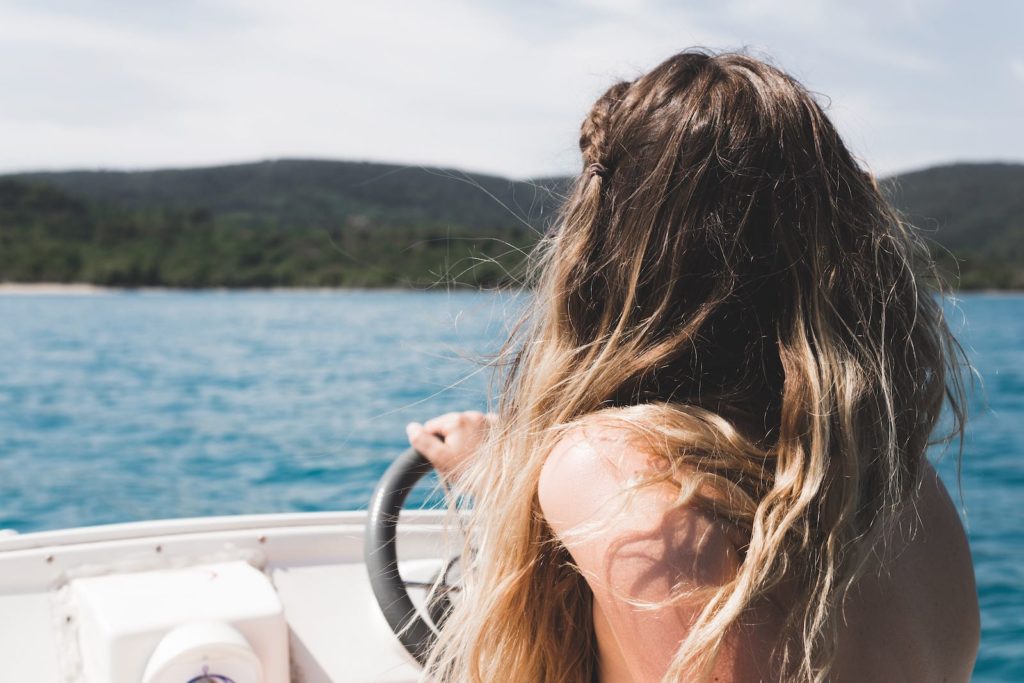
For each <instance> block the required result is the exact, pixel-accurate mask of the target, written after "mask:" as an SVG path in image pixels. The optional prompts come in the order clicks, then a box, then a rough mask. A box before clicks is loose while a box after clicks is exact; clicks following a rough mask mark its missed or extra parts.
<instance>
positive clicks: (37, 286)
mask: <svg viewBox="0 0 1024 683" xmlns="http://www.w3.org/2000/svg"><path fill="white" fill-rule="evenodd" d="M114 291H117V290H116V289H113V288H110V287H100V286H97V285H89V284H85V283H80V282H79V283H68V282H0V294H25V295H31V294H83V295H84V294H101V293H103V292H114Z"/></svg>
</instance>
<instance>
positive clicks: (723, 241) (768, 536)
mask: <svg viewBox="0 0 1024 683" xmlns="http://www.w3.org/2000/svg"><path fill="white" fill-rule="evenodd" d="M579 143H580V150H581V152H582V158H583V172H582V173H581V174H580V175H579V177H578V178H577V179H576V180H575V183H574V185H573V186H572V188H571V190H570V193H569V195H568V197H567V199H566V201H565V203H564V206H563V207H562V210H561V213H560V215H559V217H558V220H557V222H556V223H555V224H554V226H553V229H552V230H551V231H550V232H549V233H548V234H547V235H546V236H545V237H544V238H543V239H542V240H541V242H540V244H539V245H538V247H537V249H536V251H535V252H534V254H533V268H532V271H531V272H532V276H531V279H530V284H531V289H530V294H529V296H530V297H531V301H530V303H529V305H528V306H527V307H526V310H525V313H524V316H523V318H522V320H521V321H520V322H519V323H518V324H517V326H516V327H515V329H514V332H513V334H512V337H511V339H510V340H509V342H508V344H507V346H506V349H505V358H506V359H507V362H506V363H505V364H504V365H503V373H502V375H501V376H502V380H503V388H502V391H501V393H500V397H499V402H498V405H497V410H498V413H499V421H498V426H497V427H496V428H495V430H494V433H493V435H492V441H491V443H490V447H489V448H488V449H487V450H486V452H484V453H482V454H481V455H480V457H479V458H478V459H477V460H476V461H475V462H474V463H473V465H472V467H471V470H470V471H469V472H468V473H467V474H466V476H465V477H463V479H462V480H461V485H462V486H464V487H465V490H466V491H470V492H471V493H472V499H473V505H472V507H471V510H470V512H469V514H468V517H469V529H468V535H467V538H468V539H469V541H468V542H470V543H471V546H472V547H471V548H470V549H468V550H467V554H466V556H465V557H466V558H467V560H466V561H467V565H468V566H467V567H466V570H465V585H464V587H463V594H462V598H461V600H460V601H459V604H458V606H457V607H456V609H455V611H454V612H453V614H452V615H451V616H450V618H449V619H448V622H447V624H446V626H445V628H444V629H443V631H442V633H441V636H440V639H439V641H438V643H437V645H436V647H435V648H434V651H433V652H432V656H431V659H430V662H429V664H428V669H427V675H428V676H429V677H431V678H433V679H436V680H443V681H473V682H490V681H496V680H509V681H531V682H532V681H545V682H547V681H557V682H564V683H570V682H578V683H589V681H591V680H592V677H593V675H594V672H595V667H596V661H595V652H596V649H595V648H596V645H595V641H594V638H595V637H594V632H593V616H592V596H591V594H590V592H589V590H588V587H587V585H586V582H585V580H584V579H583V578H582V577H581V575H580V574H579V572H578V571H577V570H576V569H575V568H574V567H573V565H572V562H571V558H570V557H569V556H568V554H567V552H566V551H565V549H564V548H563V547H561V546H560V545H559V544H558V542H557V541H556V540H555V539H554V538H553V534H552V532H551V530H550V529H549V528H548V526H547V524H546V523H545V521H544V519H543V516H542V514H541V512H540V509H539V504H538V499H537V482H538V478H539V473H540V470H541V467H542V465H543V463H544V460H545V457H546V456H547V454H548V453H550V452H551V449H552V447H553V446H554V444H555V443H556V442H557V440H558V439H559V438H560V437H561V436H562V435H563V434H564V432H565V431H566V429H569V428H571V427H572V426H573V425H575V424H578V423H579V422H580V421H581V420H583V419H585V418H587V417H588V416H592V415H594V414H600V415H603V416H606V417H607V418H608V419H610V420H613V421H615V422H617V423H620V424H622V425H623V426H624V427H626V428H627V429H629V430H631V431H632V432H635V433H637V434H640V435H642V436H643V437H644V438H645V439H646V440H647V444H648V445H649V447H650V448H652V449H654V450H655V452H656V453H658V454H660V455H661V456H663V457H664V459H665V461H666V462H667V463H668V464H669V468H668V470H667V472H668V473H667V474H666V475H664V476H665V477H668V478H670V479H672V481H674V482H676V483H677V484H678V486H679V490H680V495H679V498H678V505H700V506H705V507H706V508H707V509H708V510H711V511H713V513H714V514H715V516H716V517H717V518H719V519H722V520H724V521H725V522H727V523H729V524H731V525H733V527H734V528H735V529H738V530H740V531H741V532H742V534H743V535H744V538H745V539H747V543H746V546H745V547H743V548H742V549H741V552H742V555H743V560H742V562H741V564H740V566H739V568H738V570H737V572H736V575H735V576H734V577H733V578H732V580H731V581H729V582H728V583H727V584H725V585H723V586H721V587H716V588H715V589H712V590H710V593H709V594H708V595H707V600H706V606H705V607H704V609H703V611H702V612H701V614H700V616H699V618H698V619H697V621H696V623H695V624H694V626H693V627H692V629H691V630H690V632H689V635H688V637H687V638H686V639H685V641H684V642H682V643H681V644H680V647H679V650H678V653H677V655H676V658H675V660H674V661H673V662H672V665H671V667H670V669H669V671H668V673H667V674H666V677H665V680H667V681H668V680H671V681H675V680H680V679H683V678H685V679H686V680H693V679H695V678H699V677H701V676H702V675H706V674H707V672H708V671H709V670H710V667H711V666H712V665H713V663H714V661H715V658H716V656H717V655H718V653H719V651H720V650H721V648H722V643H723V640H724V638H725V637H726V635H727V634H729V633H730V631H731V630H732V629H735V628H738V627H739V625H740V624H741V623H742V617H743V615H744V614H745V613H746V612H747V611H748V610H750V609H751V608H752V606H754V605H755V604H757V603H758V602H759V601H761V600H764V599H766V598H767V597H768V596H770V595H771V593H772V591H773V590H775V589H777V588H778V587H779V586H780V584H782V583H783V582H787V583H789V584H791V585H793V586H795V588H796V589H795V590H793V591H792V595H794V596H795V597H794V602H793V603H792V604H790V605H787V608H788V610H789V611H788V621H787V624H786V627H785V630H784V633H782V634H781V636H780V638H779V642H778V645H777V647H776V659H777V661H776V662H775V667H776V669H777V670H778V671H779V672H780V676H781V677H782V678H783V679H784V680H789V681H822V680H824V679H825V678H826V677H827V674H828V671H829V667H830V664H831V662H832V660H833V658H834V654H835V649H836V639H837V633H838V630H837V629H838V623H839V618H840V617H839V614H840V610H841V605H842V601H843V598H844V595H845V591H846V590H847V589H848V588H849V586H850V585H851V584H852V583H853V582H854V581H855V580H856V579H857V578H858V577H859V576H860V575H862V574H863V572H864V571H865V567H866V565H867V558H868V556H869V553H870V552H871V550H872V548H873V547H874V545H875V543H876V542H878V541H879V540H880V539H881V540H884V539H886V538H887V536H888V534H889V532H891V531H892V530H893V528H894V524H895V520H896V519H897V516H898V515H899V513H900V512H901V510H902V509H903V508H904V506H905V505H907V504H908V502H910V501H912V500H913V498H914V493H915V491H916V488H917V486H918V483H919V481H920V473H921V471H922V466H923V462H924V458H925V451H926V449H927V447H928V445H929V439H930V438H931V435H932V432H933V430H934V428H935V426H936V423H937V421H938V420H939V417H940V413H941V412H942V411H943V409H944V405H947V404H948V405H949V406H951V408H952V410H951V415H952V431H951V432H950V434H949V436H948V437H947V438H952V436H953V435H955V434H956V433H957V432H959V433H961V434H962V428H963V419H964V413H963V408H962V406H963V393H964V390H963V382H962V379H961V376H960V368H961V367H962V366H961V362H960V360H961V358H962V352H961V351H960V350H959V347H958V346H957V344H956V342H955V340H954V339H953V337H952V335H951V334H950V332H949V330H948V327H947V325H946V322H945V320H944V318H943V312H942V306H941V301H940V300H939V299H938V297H937V296H936V290H937V288H938V287H939V280H938V278H937V277H936V276H935V272H934V269H933V266H932V263H931V260H930V258H929V256H928V251H927V249H926V246H925V245H924V244H923V243H922V241H921V239H920V238H919V237H918V236H917V235H916V234H915V232H914V230H913V229H912V228H911V227H910V226H908V225H907V224H906V223H905V222H904V221H903V220H902V219H901V217H900V216H899V215H898V214H897V213H896V212H895V211H894V209H893V208H892V207H890V205H889V204H888V203H887V201H886V200H885V198H884V197H883V195H882V193H881V192H880V190H879V186H878V184H877V183H876V182H875V180H874V178H873V177H872V176H871V175H870V174H869V173H867V172H866V171H865V170H863V169H862V168H861V167H860V166H859V165H858V163H857V161H856V160H855V159H854V158H853V156H852V155H851V154H850V152H849V151H848V150H847V148H846V147H845V145H844V144H843V142H842V140H841V139H840V137H839V135H838V134H837V132H836V130H835V128H834V126H833V125H832V123H831V122H830V121H829V119H828V117H827V116H826V114H825V113H824V111H823V110H822V108H821V107H820V106H819V105H818V103H817V102H816V101H815V99H814V97H813V96H812V95H811V94H810V93H809V92H808V91H807V90H806V89H805V88H804V87H802V86H801V85H800V84H799V83H798V82H797V81H795V80H794V79H793V78H791V77H790V76H788V75H787V74H785V73H783V72H781V71H780V70H778V69H777V68H775V67H773V66H771V65H768V64H766V63H764V62H762V61H759V60H757V59H754V58H752V57H749V56H746V55H743V54H735V53H725V54H710V53H706V52H702V51H687V52H683V53H680V54H677V55H674V56H672V57H670V58H669V59H667V60H666V61H664V62H663V63H662V64H660V65H659V66H657V67H656V68H654V69H653V70H652V71H650V72H649V73H647V74H645V75H643V76H640V77H639V78H637V79H636V80H634V81H632V82H621V83H617V84H615V85H613V86H612V87H611V88H610V89H608V91H607V92H605V93H604V94H603V95H602V96H601V97H600V98H599V99H598V100H597V102H596V103H595V104H594V106H593V108H592V110H591V111H590V113H589V114H588V115H587V117H586V119H585V121H584V122H583V125H582V129H581V134H580V140H579Z"/></svg>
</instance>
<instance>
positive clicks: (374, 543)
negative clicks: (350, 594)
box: [363, 448, 451, 664]
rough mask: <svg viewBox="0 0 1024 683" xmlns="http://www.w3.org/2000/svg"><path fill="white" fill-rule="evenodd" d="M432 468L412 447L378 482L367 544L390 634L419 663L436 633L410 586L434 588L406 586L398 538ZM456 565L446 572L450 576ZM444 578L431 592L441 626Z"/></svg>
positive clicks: (373, 581) (431, 608)
mask: <svg viewBox="0 0 1024 683" xmlns="http://www.w3.org/2000/svg"><path fill="white" fill-rule="evenodd" d="M431 469H432V465H431V464H430V461H428V460H427V459H426V458H425V457H423V455H421V454H420V453H419V452H418V451H417V450H416V449H414V448H410V449H408V450H406V451H405V452H404V453H402V454H401V455H399V456H398V457H397V458H396V459H395V461H394V462H393V463H391V465H390V466H389V467H388V469H387V471H385V472H384V475H383V476H382V477H381V478H380V481H378V482H377V488H376V489H375V490H374V492H373V498H371V499H370V511H369V518H368V519H367V522H366V533H365V545H364V548H363V555H364V560H365V562H366V570H367V571H368V572H369V574H370V586H371V587H372V588H373V594H374V596H375V597H376V598H377V603H378V604H379V605H380V610H381V612H382V613H383V614H384V618H385V619H386V620H387V622H388V625H389V626H390V627H391V630H392V631H394V632H395V635H396V636H398V640H399V641H401V643H402V645H403V646H404V647H405V649H406V650H408V652H409V654H411V655H412V656H413V657H415V658H416V661H418V662H419V663H420V664H423V663H425V662H426V661H427V656H428V655H429V653H430V647H431V646H432V645H433V644H434V641H435V640H436V638H437V633H436V632H435V630H434V627H432V626H431V625H430V624H429V623H428V622H427V620H426V619H424V618H423V617H422V616H420V613H419V611H417V609H416V606H415V605H414V604H413V602H412V599H411V598H410V597H409V591H408V587H409V586H410V585H416V586H419V587H422V588H428V589H429V588H430V587H431V586H432V585H433V583H416V584H413V583H407V582H405V581H403V580H402V577H401V576H400V575H399V573H398V552H397V545H396V536H397V531H398V515H399V513H400V512H401V510H402V505H403V503H405V498H406V496H408V495H409V491H411V490H412V487H413V486H415V485H416V482H418V481H419V480H420V479H421V478H423V476H424V475H425V474H427V473H428V472H430V470H431ZM450 566H451V564H450V563H449V564H448V565H446V566H445V568H444V569H442V572H443V574H444V575H447V573H448V569H449V568H450ZM444 575H443V576H442V577H441V579H442V581H441V583H440V585H439V587H438V590H435V591H433V592H432V595H431V601H430V604H429V605H428V611H429V613H430V616H431V619H432V620H433V621H434V623H435V624H436V625H437V627H440V626H441V625H442V623H443V621H444V617H445V616H446V615H447V613H448V611H449V609H450V608H451V603H450V602H449V600H448V597H447V595H446V592H447V586H446V585H445V584H444V579H445V576H444Z"/></svg>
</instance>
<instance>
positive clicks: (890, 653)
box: [407, 412, 979, 683]
mask: <svg viewBox="0 0 1024 683" xmlns="http://www.w3.org/2000/svg"><path fill="white" fill-rule="evenodd" d="M493 419H494V417H493V416H492V415H484V414H483V413H479V412H465V413H448V414H445V415H442V416H439V417H437V418H434V419H433V420H429V421H427V422H426V423H425V424H423V425H419V424H417V423H412V424H410V425H409V426H408V428H407V432H408V435H409V440H410V443H411V444H412V446H413V447H415V448H417V449H418V450H419V451H420V452H422V453H423V454H424V455H425V456H426V457H427V458H428V459H429V460H430V461H431V462H432V463H433V464H434V465H435V466H436V467H437V469H438V470H439V471H440V473H441V474H442V476H446V477H453V476H458V472H459V470H460V468H461V467H462V466H463V465H464V463H465V462H466V461H467V460H468V459H470V458H472V457H473V454H474V453H475V452H476V451H477V449H478V448H479V447H480V444H481V443H482V442H483V439H484V438H485V436H486V433H487V429H488V427H489V425H490V424H491V423H492V421H493ZM657 463H658V459H657V458H656V457H654V456H653V455H652V454H651V453H647V452H644V450H643V449H642V448H639V447H637V445H636V444H635V443H633V442H631V441H630V440H628V439H627V438H625V436H624V435H623V434H622V433H620V432H618V431H616V430H615V429H614V428H611V427H608V426H605V425H599V424H596V423H595V424H587V423H586V422H584V424H583V425H582V426H581V427H579V428H577V429H574V430H573V431H571V432H569V433H568V434H567V435H566V436H565V437H563V438H562V439H561V440H560V441H559V443H558V445H557V446H556V448H555V449H554V451H553V452H552V453H551V454H550V455H549V456H548V458H547V460H546V463H545V465H544V468H543V469H542V471H541V476H540V482H539V486H538V497H539V501H540V505H541V509H542V511H543V514H544V516H545V519H546V520H547V522H548V524H549V525H550V526H551V528H552V530H553V531H554V532H555V534H556V535H557V536H558V537H559V538H560V539H561V540H562V542H563V544H564V545H565V546H566V548H567V549H568V550H569V552H570V553H571V555H572V557H573V560H574V561H575V563H576V564H577V565H578V567H579V569H580V571H581V572H582V574H583V576H584V577H585V578H586V580H587V582H588V585H589V586H590V588H591V590H592V591H593V593H594V629H595V634H596V636H597V643H598V659H599V662H598V671H599V675H600V680H601V681H602V683H630V682H638V683H639V682H647V681H658V680H660V679H661V677H662V675H663V674H664V672H665V671H666V670H667V668H668V666H669V664H670V662H671V661H672V658H673V657H674V656H675V655H676V653H677V651H678V648H679V645H680V643H681V642H682V640H683V639H684V638H685V637H686V635H687V632H688V628H689V625H690V624H691V623H692V622H693V621H694V620H695V619H696V617H697V615H698V614H699V612H700V609H701V607H702V604H701V602H700V601H699V600H690V601H686V600H683V601H681V602H676V603H675V604H673V605H670V606H663V607H658V608H655V609H649V608H641V607H639V606H637V605H636V604H634V603H635V602H637V601H642V602H649V603H657V602H661V601H664V600H666V599H667V598H669V597H670V595H672V594H673V591H678V590H679V589H680V588H681V587H682V588H693V589H699V588H701V587H714V586H718V585H721V584H723V583H725V582H727V581H728V580H729V579H730V578H731V577H732V576H733V574H734V573H735V571H736V569H737V567H738V566H739V564H740V563H741V562H742V556H743V544H744V540H743V537H742V534H740V533H738V532H737V531H736V530H735V529H732V528H730V527H729V526H728V525H726V524H723V523H722V522H721V521H719V520H717V519H715V518H714V517H713V516H711V515H710V514H708V513H706V512H704V511H701V510H699V509H697V508H696V507H694V506H683V507H676V506H674V504H673V501H674V498H675V495H676V492H677V489H676V488H675V487H674V486H673V485H671V484H659V485H656V486H650V487H645V488H640V489H637V490H636V492H635V494H633V495H623V492H625V491H627V490H628V489H629V488H630V484H631V483H632V482H635V481H636V480H637V477H643V476H645V475H648V474H651V473H652V472H653V470H654V469H656V468H657ZM595 529H596V531H594V530H595ZM899 536H900V537H899V538H897V539H896V541H895V542H894V543H893V545H892V547H891V548H890V549H889V550H888V551H887V552H885V553H883V554H882V557H880V558H876V560H877V562H876V566H875V567H874V568H873V569H872V570H871V571H869V572H867V574H866V575H865V576H864V577H863V578H862V579H861V580H860V581H859V582H858V583H857V584H856V585H855V586H854V588H853V589H852V590H851V591H850V593H849V595H848V597H847V600H846V602H845V603H844V609H843V614H844V619H842V620H841V623H840V638H839V650H838V655H837V659H836V662H835V665H834V667H833V669H832V672H831V675H830V680H834V681H921V682H922V683H924V682H930V681H967V680H969V679H970V672H971V669H972V667H973V663H974V658H975V655H976V652H977V646H978V638H979V622H978V605H977V598H976V595H977V594H976V591H975V587H974V574H973V569H972V566H971V561H970V555H969V551H968V547H967V540H966V536H965V534H964V531H963V527H962V526H961V524H960V521H959V517H958V516H957V513H956V509H955V507H954V505H953V503H952V501H951V500H950V497H949V495H948V493H947V492H946V490H945V488H944V486H943V485H942V483H941V481H940V480H939V478H938V476H937V475H936V474H935V471H934V469H932V468H931V466H926V467H925V469H924V476H923V481H922V486H921V493H920V497H919V499H918V502H917V505H916V508H912V509H908V511H907V512H906V513H905V514H904V519H903V520H902V524H901V533H900V534H899ZM785 614H786V595H785V588H784V587H783V588H782V589H780V590H779V592H778V594H777V595H775V596H773V597H772V599H771V600H770V601H768V602H767V603H766V604H763V605H757V606H754V607H753V608H752V609H751V610H750V613H749V616H748V618H747V619H745V620H744V625H743V626H742V627H741V628H739V629H735V630H734V632H733V633H731V635H730V636H729V637H728V638H727V640H726V643H725V647H724V648H723V651H722V653H721V654H720V656H719V658H718V659H717V660H716V664H715V668H714V671H713V672H712V675H711V679H710V680H714V681H720V682H722V683H726V682H730V681H731V682H736V683H739V682H741V681H742V682H747V681H771V680H774V679H775V678H776V676H775V675H774V674H773V671H772V670H771V664H770V662H771V654H772V650H773V648H774V646H775V635H776V634H777V633H778V631H779V628H780V626H781V623H782V621H783V620H784V618H785Z"/></svg>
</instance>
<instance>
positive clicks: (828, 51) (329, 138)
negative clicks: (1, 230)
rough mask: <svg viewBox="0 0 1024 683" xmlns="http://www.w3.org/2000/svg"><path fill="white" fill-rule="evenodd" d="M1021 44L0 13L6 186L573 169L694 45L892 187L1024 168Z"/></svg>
mask: <svg viewBox="0 0 1024 683" xmlns="http://www.w3.org/2000/svg"><path fill="white" fill-rule="evenodd" d="M1022 36H1024V2H1015V1H1012V0H1006V1H1005V2H967V1H966V0H885V1H880V0H860V1H857V2H851V1H844V2H839V1H830V0H788V1H785V0H783V1H774V2H773V1H769V0H722V1H715V0H699V1H695V2H686V3H683V2H656V1H645V0H623V1H621V2H620V1H616V0H553V1H549V2H542V1H540V0H508V1H500V0H475V1H474V0H420V1H418V2H416V1H413V0H409V1H398V0H396V1H388V0H174V1H173V2H172V1H170V0H163V1H159V2H157V1H155V0H0V171H20V170H35V169H65V168H117V169H128V168H158V167H167V166H175V167H180V166H194V165H208V164H219V163H233V162H244V161H254V160H259V159H269V158H279V157H316V158H331V159H357V160H373V161H386V162H396V163H410V164H420V165H430V166H434V165H439V166H448V167H455V168H460V169H464V170H469V171H482V172H489V173H495V174H499V175H506V176H511V177H537V176H544V175H555V174H563V173H571V172H575V171H576V170H577V168H578V164H579V155H578V151H577V149H576V143H575V141H576V137H577V131H578V126H579V123H580V121H581V119H582V118H583V116H584V114H585V113H586V111H587V109H588V108H589V106H590V104H591V102H592V101H593V100H594V98H595V97H596V96H597V95H599V94H600V93H601V92H602V91H603V90H604V89H605V87H607V86H608V85H610V84H611V83H612V82H613V81H615V80H617V79H620V78H632V77H635V76H637V75H638V74H640V73H642V72H643V71H644V70H646V69H649V68H650V67H652V66H654V65H655V64H657V63H658V62H660V61H661V60H662V59H664V58H665V57H667V56H669V55H671V54H672V53H674V52H677V51H679V50H681V49H684V48H686V47H690V46H704V47H710V48H714V49H737V48H746V49H748V50H749V51H750V52H752V53H753V54H754V55H756V56H761V57H765V56H767V57H770V58H771V60H772V61H773V62H774V63H776V64H777V65H779V66H781V67H782V68H784V69H785V70H787V71H789V72H790V73H792V74H794V75H795V76H796V77H797V78H799V79H800V80H801V81H803V83H804V84H805V85H807V86H808V87H809V88H810V89H812V90H814V91H815V92H818V93H822V94H823V98H822V101H823V102H826V103H828V102H830V104H829V106H828V111H829V112H830V115H831V116H832V117H833V120H834V121H836V123H837V124H838V126H839V128H840V130H841V132H842V133H843V134H844V136H845V137H846V140H847V142H848V143H849V144H850V146H851V148H852V149H853V151H854V152H855V153H856V154H857V155H858V156H859V157H860V158H861V159H862V160H863V161H864V162H865V163H866V164H867V165H868V166H869V167H871V168H872V169H873V170H874V171H875V172H877V173H879V174H880V175H887V174H891V173H895V172H899V171H905V170H911V169H917V168H921V167H924V166H928V165H935V164H941V163H947V162H952V161H982V160H984V161H987V160H1006V161H1024V135H1022V132H1021V126H1022V124H1024V38H1022ZM825 96H827V97H825Z"/></svg>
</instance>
